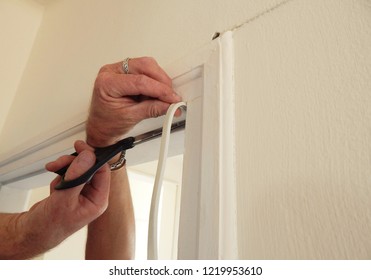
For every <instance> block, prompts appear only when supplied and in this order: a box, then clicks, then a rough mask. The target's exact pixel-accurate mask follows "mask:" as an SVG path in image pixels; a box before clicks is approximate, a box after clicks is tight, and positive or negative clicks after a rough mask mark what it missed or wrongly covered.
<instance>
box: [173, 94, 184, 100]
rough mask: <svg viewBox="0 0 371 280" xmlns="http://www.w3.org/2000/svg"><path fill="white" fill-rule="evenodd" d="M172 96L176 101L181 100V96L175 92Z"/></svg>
mask: <svg viewBox="0 0 371 280" xmlns="http://www.w3.org/2000/svg"><path fill="white" fill-rule="evenodd" d="M173 97H174V99H175V100H176V101H182V97H181V96H180V95H178V94H176V93H174V95H173Z"/></svg>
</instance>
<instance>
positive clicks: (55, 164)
mask: <svg viewBox="0 0 371 280" xmlns="http://www.w3.org/2000/svg"><path fill="white" fill-rule="evenodd" d="M74 158H75V156H71V155H65V156H61V157H59V158H58V159H57V160H56V161H52V162H49V163H47V164H46V165H45V168H46V170H48V171H50V172H55V171H57V170H59V169H61V168H63V167H65V166H66V165H69V164H70V163H71V162H72V161H73V159H74Z"/></svg>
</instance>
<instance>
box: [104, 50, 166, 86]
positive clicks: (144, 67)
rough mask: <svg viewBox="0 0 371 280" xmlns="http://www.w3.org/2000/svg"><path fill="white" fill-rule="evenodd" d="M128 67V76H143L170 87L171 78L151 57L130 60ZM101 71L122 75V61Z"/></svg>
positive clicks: (106, 66)
mask: <svg viewBox="0 0 371 280" xmlns="http://www.w3.org/2000/svg"><path fill="white" fill-rule="evenodd" d="M128 65H129V73H130V74H135V75H145V76H148V77H150V78H152V79H154V80H156V81H159V82H161V83H164V84H166V85H167V86H169V87H172V81H171V78H170V77H169V76H168V74H166V72H165V71H164V70H163V69H162V68H161V67H160V65H158V63H157V62H156V60H155V59H153V58H152V57H138V58H131V59H130V60H129V62H128ZM101 71H113V72H114V73H117V74H124V70H123V66H122V61H120V62H117V63H113V64H108V65H105V66H104V67H102V70H101Z"/></svg>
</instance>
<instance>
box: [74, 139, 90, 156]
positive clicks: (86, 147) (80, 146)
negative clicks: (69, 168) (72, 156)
mask: <svg viewBox="0 0 371 280" xmlns="http://www.w3.org/2000/svg"><path fill="white" fill-rule="evenodd" d="M74 147H75V151H76V152H77V153H78V154H79V153H81V152H82V151H83V150H89V151H92V152H94V148H93V147H90V146H89V145H88V144H86V143H85V142H84V141H81V140H77V141H76V142H75V144H74Z"/></svg>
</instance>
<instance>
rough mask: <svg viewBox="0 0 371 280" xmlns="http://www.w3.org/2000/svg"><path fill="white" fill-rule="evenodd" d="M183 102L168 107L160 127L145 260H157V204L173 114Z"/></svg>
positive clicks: (182, 105)
mask: <svg viewBox="0 0 371 280" xmlns="http://www.w3.org/2000/svg"><path fill="white" fill-rule="evenodd" d="M185 106H186V103H185V102H179V103H176V104H172V105H170V107H169V109H168V110H167V113H166V116H165V120H164V125H163V127H162V137H161V146H160V154H159V159H158V164H157V171H156V178H155V183H154V187H153V192H152V200H151V210H150V214H149V226H148V247H147V259H149V260H157V259H158V233H159V227H158V218H159V217H158V212H159V202H160V197H161V188H162V179H163V175H164V171H165V166H166V159H167V154H168V150H169V140H170V134H171V124H172V122H173V118H174V114H175V112H176V110H178V109H179V108H180V107H185Z"/></svg>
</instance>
